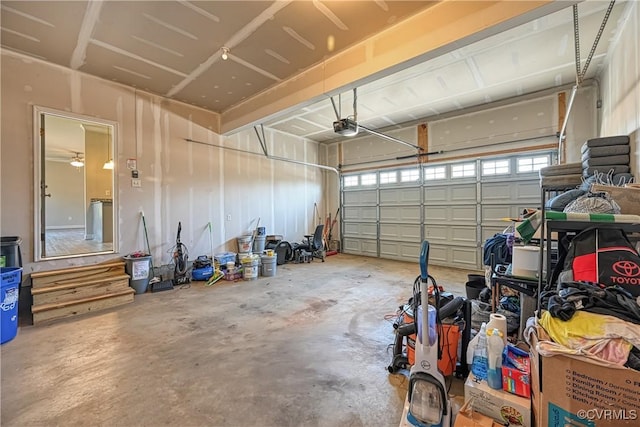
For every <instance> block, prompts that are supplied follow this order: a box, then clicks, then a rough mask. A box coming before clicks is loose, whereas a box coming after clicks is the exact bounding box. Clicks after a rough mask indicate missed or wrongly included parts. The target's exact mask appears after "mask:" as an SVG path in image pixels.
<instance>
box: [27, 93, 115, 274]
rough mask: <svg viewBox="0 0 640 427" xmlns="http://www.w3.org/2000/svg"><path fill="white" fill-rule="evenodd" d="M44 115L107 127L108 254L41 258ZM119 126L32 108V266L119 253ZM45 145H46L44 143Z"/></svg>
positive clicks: (59, 111)
mask: <svg viewBox="0 0 640 427" xmlns="http://www.w3.org/2000/svg"><path fill="white" fill-rule="evenodd" d="M43 115H48V116H58V117H60V118H64V119H70V120H77V121H80V122H83V123H86V124H94V125H99V126H110V127H111V129H112V130H113V132H112V133H111V153H112V156H113V159H114V162H113V163H114V166H113V172H112V174H111V198H112V206H113V247H112V249H111V250H108V251H98V252H85V253H80V254H72V255H56V256H43V255H42V252H43V248H42V241H41V240H40V235H41V233H42V231H43V230H42V222H41V213H42V195H41V191H42V190H41V188H40V183H41V182H42V179H43V177H42V162H43V161H44V159H42V157H41V153H42V148H43V147H42V138H41V137H40V120H41V117H42V116H43ZM117 141H118V123H117V122H113V121H111V120H105V119H100V118H96V117H91V116H85V115H81V114H75V113H69V112H67V111H61V110H56V109H53V108H48V107H42V106H39V105H34V106H33V176H34V181H33V202H34V203H33V206H34V209H33V225H34V228H33V229H34V236H33V248H34V249H33V259H34V262H38V261H50V260H56V259H66V258H79V257H87V256H95V255H104V254H112V253H117V252H118V246H119V235H120V233H119V230H118V223H119V221H118V212H119V208H118V207H119V203H118V173H117V172H118V162H117V158H118V149H117V147H118V143H117ZM45 144H46V142H45Z"/></svg>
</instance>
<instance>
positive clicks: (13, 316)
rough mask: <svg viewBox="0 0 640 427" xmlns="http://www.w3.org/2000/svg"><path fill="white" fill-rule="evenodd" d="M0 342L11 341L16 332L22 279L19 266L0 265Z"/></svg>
mask: <svg viewBox="0 0 640 427" xmlns="http://www.w3.org/2000/svg"><path fill="white" fill-rule="evenodd" d="M0 273H1V275H2V287H1V290H0V324H1V326H0V344H4V343H6V342H8V341H11V340H12V339H14V338H15V337H16V334H17V333H18V297H19V292H20V282H21V281H22V268H21V267H0Z"/></svg>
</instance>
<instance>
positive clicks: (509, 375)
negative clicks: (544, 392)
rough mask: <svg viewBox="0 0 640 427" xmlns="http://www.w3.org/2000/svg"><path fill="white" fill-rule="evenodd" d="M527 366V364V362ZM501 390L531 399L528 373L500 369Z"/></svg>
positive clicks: (512, 369) (511, 369)
mask: <svg viewBox="0 0 640 427" xmlns="http://www.w3.org/2000/svg"><path fill="white" fill-rule="evenodd" d="M527 365H528V362H527ZM502 389H503V390H504V391H507V392H509V393H513V394H517V395H518V396H522V397H527V398H529V397H531V382H530V380H529V372H522V371H521V370H519V369H514V368H505V367H502Z"/></svg>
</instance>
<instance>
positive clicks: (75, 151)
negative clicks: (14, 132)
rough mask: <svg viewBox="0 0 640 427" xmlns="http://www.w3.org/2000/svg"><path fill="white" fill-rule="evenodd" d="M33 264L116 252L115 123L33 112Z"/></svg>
mask: <svg viewBox="0 0 640 427" xmlns="http://www.w3.org/2000/svg"><path fill="white" fill-rule="evenodd" d="M34 128H35V129H34V135H35V137H34V142H35V144H34V154H35V155H34V159H35V162H34V164H35V167H34V172H35V180H34V184H35V185H34V196H35V200H34V206H35V207H36V209H35V212H36V215H35V218H34V223H35V224H34V225H35V230H36V232H35V245H34V248H35V251H34V252H35V260H36V261H39V260H46V259H52V258H68V257H79V256H86V255H95V254H101V253H112V252H115V251H116V250H117V241H116V236H117V233H116V224H117V221H116V213H117V209H116V206H115V204H116V200H115V198H114V188H115V183H114V179H115V168H114V162H113V159H114V158H115V150H114V148H115V146H116V145H115V144H114V138H115V134H116V132H115V130H116V126H115V124H114V123H113V122H109V121H104V120H99V119H95V118H91V117H84V116H79V115H71V114H69V113H65V112H60V111H55V110H51V109H47V108H43V107H35V109H34Z"/></svg>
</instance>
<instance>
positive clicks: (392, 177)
mask: <svg viewBox="0 0 640 427" xmlns="http://www.w3.org/2000/svg"><path fill="white" fill-rule="evenodd" d="M396 182H398V171H393V172H380V185H383V184H395V183H396Z"/></svg>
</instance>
